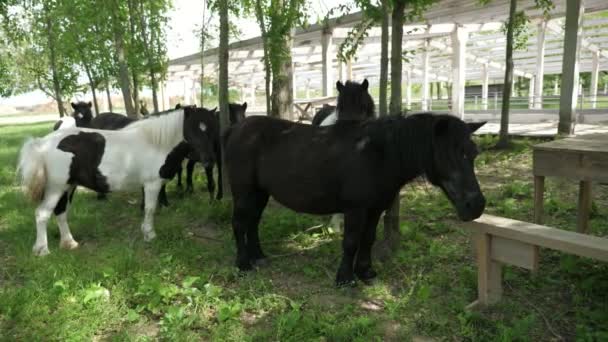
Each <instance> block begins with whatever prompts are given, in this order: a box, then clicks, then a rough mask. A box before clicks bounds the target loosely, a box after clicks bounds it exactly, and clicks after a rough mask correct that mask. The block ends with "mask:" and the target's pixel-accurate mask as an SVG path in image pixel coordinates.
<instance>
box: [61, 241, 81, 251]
mask: <svg viewBox="0 0 608 342" xmlns="http://www.w3.org/2000/svg"><path fill="white" fill-rule="evenodd" d="M78 246H79V245H78V242H76V240H74V239H70V240H65V241H61V242H60V243H59V248H61V249H67V250H72V249H76V248H78Z"/></svg>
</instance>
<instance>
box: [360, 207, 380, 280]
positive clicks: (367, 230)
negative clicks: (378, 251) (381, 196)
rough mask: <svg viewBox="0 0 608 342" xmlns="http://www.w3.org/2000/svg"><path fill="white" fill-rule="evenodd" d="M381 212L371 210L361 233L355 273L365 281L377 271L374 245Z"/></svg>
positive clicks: (374, 275) (373, 276)
mask: <svg viewBox="0 0 608 342" xmlns="http://www.w3.org/2000/svg"><path fill="white" fill-rule="evenodd" d="M381 214H382V212H381V211H373V212H369V213H368V214H367V220H366V222H365V227H363V232H362V234H361V241H360V243H359V250H358V251H357V259H356V260H355V274H356V275H357V277H358V278H359V279H361V280H363V281H366V280H371V279H373V278H375V277H376V271H374V269H373V268H372V246H373V245H374V242H375V241H376V227H377V226H378V220H380V215H381Z"/></svg>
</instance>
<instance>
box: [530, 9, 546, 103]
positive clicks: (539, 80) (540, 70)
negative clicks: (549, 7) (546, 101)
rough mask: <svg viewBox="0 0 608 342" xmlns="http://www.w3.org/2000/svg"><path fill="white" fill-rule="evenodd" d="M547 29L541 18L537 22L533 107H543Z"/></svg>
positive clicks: (544, 21)
mask: <svg viewBox="0 0 608 342" xmlns="http://www.w3.org/2000/svg"><path fill="white" fill-rule="evenodd" d="M546 31H547V21H546V20H542V21H541V22H540V23H538V36H537V42H536V45H537V47H536V75H535V76H536V79H535V82H534V92H533V99H534V100H533V101H534V105H533V106H532V107H533V108H534V109H542V108H543V78H544V72H545V32H546Z"/></svg>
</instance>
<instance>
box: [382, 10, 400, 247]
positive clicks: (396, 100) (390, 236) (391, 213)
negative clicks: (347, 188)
mask: <svg viewBox="0 0 608 342" xmlns="http://www.w3.org/2000/svg"><path fill="white" fill-rule="evenodd" d="M393 6H394V7H393V14H392V19H393V20H392V35H391V101H390V108H389V110H390V113H391V115H399V114H401V70H402V59H401V54H402V49H403V48H402V45H401V44H402V39H403V21H404V18H403V17H404V12H405V0H396V1H394V4H393ZM400 235H401V233H400V232H399V192H397V194H396V196H395V200H394V201H393V204H392V205H391V207H390V208H389V209H388V210H387V211H386V214H385V215H384V240H385V242H386V243H387V244H388V246H390V247H391V248H392V249H394V248H395V247H396V246H397V244H398V242H399V239H400Z"/></svg>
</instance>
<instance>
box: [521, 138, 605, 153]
mask: <svg viewBox="0 0 608 342" xmlns="http://www.w3.org/2000/svg"><path fill="white" fill-rule="evenodd" d="M532 148H533V149H534V150H541V151H552V152H560V151H562V152H580V153H608V134H605V133H598V134H589V135H581V136H577V137H572V138H565V139H559V140H554V141H549V142H546V143H542V144H538V145H534V146H533V147H532Z"/></svg>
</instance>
